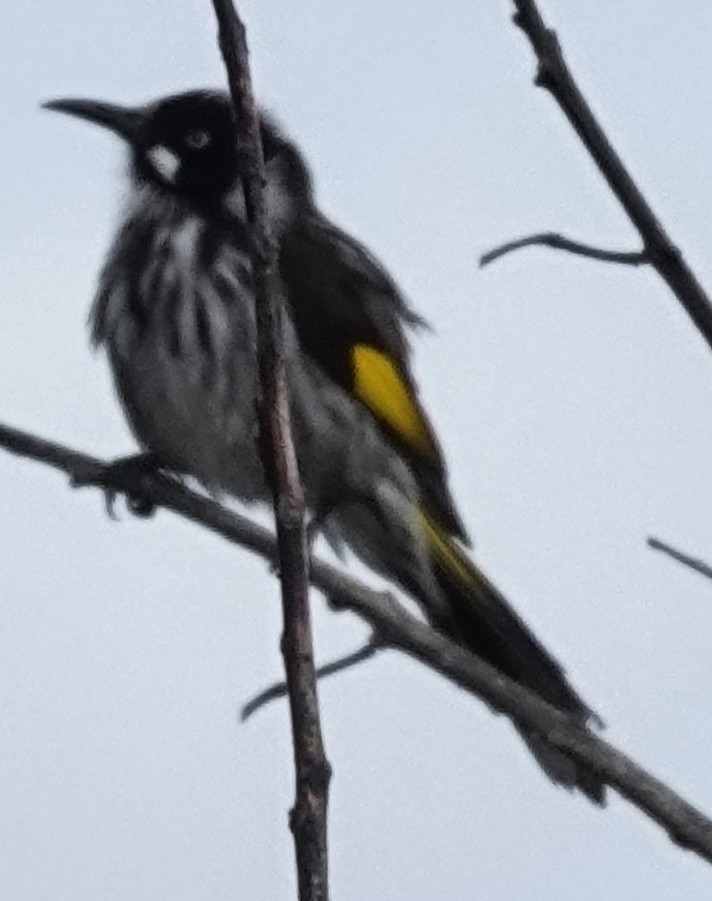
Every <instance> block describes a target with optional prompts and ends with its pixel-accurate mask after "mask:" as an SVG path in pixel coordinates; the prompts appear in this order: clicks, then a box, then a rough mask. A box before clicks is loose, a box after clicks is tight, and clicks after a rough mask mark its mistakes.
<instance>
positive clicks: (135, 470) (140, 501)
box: [72, 453, 161, 521]
mask: <svg viewBox="0 0 712 901" xmlns="http://www.w3.org/2000/svg"><path fill="white" fill-rule="evenodd" d="M160 470H161V464H160V462H159V461H158V459H157V458H156V457H155V455H154V454H150V453H147V454H133V455H132V456H129V457H120V458H119V459H118V460H114V461H113V463H109V464H108V465H107V466H105V467H104V468H103V470H102V471H101V472H100V473H99V474H98V475H97V474H96V473H93V474H91V475H86V476H84V475H80V474H77V475H75V476H74V477H73V478H72V485H73V486H74V487H75V488H82V487H85V486H87V485H94V486H98V487H100V488H102V490H103V492H104V506H105V508H106V513H107V515H108V516H109V518H110V519H112V520H114V521H118V519H119V517H118V515H117V513H116V499H117V497H118V496H119V495H120V494H125V495H126V506H127V507H128V509H129V510H130V511H131V513H133V514H134V515H135V516H140V517H142V518H147V517H149V516H152V515H153V513H154V512H155V509H156V506H155V504H154V503H153V501H151V500H149V499H148V498H146V497H144V496H143V495H141V494H140V493H139V492H136V491H132V490H127V491H124V490H123V489H122V488H121V487H117V485H120V484H121V483H125V482H127V481H128V482H139V483H140V481H141V479H142V478H144V477H146V476H153V475H156V474H157V473H158V472H159V471H160Z"/></svg>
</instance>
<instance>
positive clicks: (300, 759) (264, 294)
mask: <svg viewBox="0 0 712 901" xmlns="http://www.w3.org/2000/svg"><path fill="white" fill-rule="evenodd" d="M212 2H213V7H214V9H215V14H216V16H217V20H218V33H219V41H220V49H221V52H222V55H223V59H224V62H225V68H226V70H227V77H228V84H229V87H230V95H231V98H232V104H233V110H234V114H235V121H236V125H237V145H238V153H239V155H240V160H241V172H242V181H243V188H244V191H245V208H246V210H247V221H248V226H249V229H250V232H251V238H252V241H251V245H252V246H251V261H252V281H253V284H254V290H255V307H256V314H257V353H258V363H259V370H260V388H261V397H260V402H259V417H260V443H261V449H262V458H263V464H264V468H265V473H266V475H267V478H268V482H269V484H270V485H271V486H272V493H273V500H274V514H275V523H276V530H277V546H278V549H279V572H280V583H281V589H282V613H283V619H284V632H283V635H282V655H283V657H284V665H285V670H286V674H287V680H286V683H287V690H288V693H289V702H290V711H291V718H292V742H293V747H294V765H295V769H296V799H295V802H294V807H293V808H292V812H291V815H290V828H291V830H292V834H293V836H294V844H295V852H296V858H297V877H298V883H299V899H300V901H328V898H329V883H328V854H327V828H326V827H327V805H328V788H329V779H330V776H331V770H330V767H329V762H328V760H327V759H326V752H325V750H324V742H323V738H322V730H321V721H320V718H319V701H318V697H317V689H316V674H315V666H314V642H313V638H312V631H311V622H310V610H309V555H308V551H307V541H306V529H305V524H304V514H305V503H304V490H303V488H302V484H301V480H300V477H299V469H298V466H297V457H296V452H295V449H294V440H293V436H292V426H291V417H290V411H289V398H288V394H287V381H286V376H285V368H284V351H283V328H282V326H283V321H282V317H283V304H282V297H281V292H280V283H279V280H278V278H277V252H276V247H275V243H274V241H273V238H272V235H271V233H270V222H269V215H268V210H267V205H266V202H265V197H264V186H265V184H266V176H265V165H264V157H263V153H262V143H261V140H260V126H259V121H258V112H257V108H256V106H255V101H254V97H253V93H252V85H251V80H250V71H249V65H248V49H247V38H246V33H245V26H244V25H243V23H242V21H241V20H240V18H239V16H238V14H237V11H236V10H235V7H234V6H233V3H232V0H212Z"/></svg>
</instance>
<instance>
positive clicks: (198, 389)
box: [112, 341, 267, 501]
mask: <svg viewBox="0 0 712 901" xmlns="http://www.w3.org/2000/svg"><path fill="white" fill-rule="evenodd" d="M112 364H113V369H114V375H115V378H116V384H117V388H118V391H119V394H120V396H121V400H122V403H123V405H124V408H125V410H126V414H127V417H128V420H129V422H130V424H131V426H132V429H133V431H134V433H135V435H136V437H137V438H138V440H139V441H140V442H141V444H142V445H143V446H144V447H145V448H146V449H147V450H150V451H153V452H154V453H156V454H157V455H158V456H159V458H160V459H161V460H164V461H165V462H166V465H168V466H169V467H171V468H172V469H175V470H176V471H179V472H182V473H187V474H190V475H193V476H195V477H196V478H197V479H198V480H199V481H201V482H202V483H203V484H204V485H205V486H206V487H207V488H208V489H209V490H211V491H225V492H228V493H230V494H233V495H235V496H236V497H238V498H240V499H242V500H245V501H255V500H262V499H265V498H266V497H267V490H266V485H265V479H264V472H263V468H262V465H261V461H260V457H259V453H258V423H257V413H256V403H255V398H256V393H255V383H254V378H253V377H252V376H251V375H250V374H249V373H248V371H247V370H248V367H245V372H244V375H242V374H241V373H240V367H234V368H233V370H232V371H231V372H230V373H226V372H225V371H222V372H221V373H218V372H215V371H211V370H210V368H209V367H208V366H207V365H206V364H205V361H203V360H196V359H190V358H176V357H174V356H172V355H171V354H170V353H169V352H168V351H167V350H166V348H165V347H164V346H161V345H156V344H153V343H152V342H150V341H148V342H146V343H145V344H144V345H143V346H142V347H141V348H135V349H134V351H133V352H132V354H131V359H130V360H127V359H119V358H118V357H117V355H116V354H112Z"/></svg>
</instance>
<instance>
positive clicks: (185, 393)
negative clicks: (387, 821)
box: [44, 90, 605, 804]
mask: <svg viewBox="0 0 712 901" xmlns="http://www.w3.org/2000/svg"><path fill="white" fill-rule="evenodd" d="M44 106H45V107H46V108H47V109H49V110H52V111H55V112H60V113H64V114H68V115H71V116H74V117H78V118H80V119H83V120H86V121H88V122H90V123H93V124H94V125H98V126H101V127H103V128H104V129H108V130H109V131H111V132H113V133H114V134H115V135H117V136H119V138H121V139H122V140H123V142H124V144H125V145H126V147H127V148H128V155H129V167H128V169H129V171H128V176H129V185H130V190H129V192H128V197H127V200H126V202H125V207H124V210H123V213H122V216H121V220H120V224H119V226H118V229H117V231H116V234H115V237H114V239H113V241H112V244H111V247H110V249H109V251H108V255H107V257H106V260H105V262H104V265H103V268H102V270H101V273H100V275H99V279H98V288H97V292H96V295H95V299H94V303H93V306H92V309H91V313H90V326H91V337H92V341H93V343H94V345H96V346H99V347H101V348H103V349H104V350H105V351H106V353H107V355H108V358H109V363H110V367H111V370H112V373H113V377H114V382H115V386H116V390H117V394H118V397H119V399H120V401H121V404H122V406H123V409H124V412H125V414H126V417H127V420H128V422H129V425H130V427H131V428H132V430H133V433H134V435H135V437H136V439H137V441H138V443H139V445H140V446H141V448H142V450H143V451H144V452H145V454H146V455H147V458H150V459H151V460H152V461H153V463H154V464H155V465H157V466H160V467H161V468H163V469H165V470H167V471H169V472H173V473H176V474H180V475H189V476H192V477H195V478H196V479H197V480H198V481H199V482H200V483H202V485H203V486H204V487H205V488H206V489H207V490H208V491H211V492H215V493H227V494H228V495H231V496H234V497H235V498H237V499H239V500H241V501H243V502H246V503H268V502H270V501H271V491H270V487H269V484H268V479H267V477H266V476H265V472H264V467H263V465H262V457H261V454H260V451H259V446H258V445H259V440H258V432H259V423H258V420H257V413H256V407H257V403H256V400H257V397H258V392H259V380H258V364H257V350H256V340H257V327H256V313H255V297H254V290H253V285H252V274H251V262H250V233H249V228H248V219H247V208H246V198H245V192H244V187H243V180H242V175H243V163H242V159H241V156H240V153H239V151H238V147H237V141H236V121H235V114H234V112H233V107H232V105H231V103H230V101H229V98H228V96H227V94H225V93H224V92H222V91H219V90H191V91H186V92H183V93H179V94H173V95H170V96H164V97H161V98H159V99H157V100H153V101H151V102H149V103H145V104H141V105H137V106H125V105H122V104H116V103H109V102H105V101H100V100H91V99H79V98H65V99H56V100H51V101H49V102H48V103H46V104H44ZM259 130H260V137H261V141H262V148H263V153H264V160H265V173H266V182H265V186H264V198H265V204H266V209H267V215H268V219H269V222H270V225H271V230H272V233H273V237H274V240H275V244H276V248H277V256H278V270H279V280H280V287H281V291H282V292H283V296H284V300H285V310H286V315H285V316H284V317H283V345H284V347H283V352H284V366H285V371H286V382H287V384H288V386H289V402H290V408H291V413H292V421H293V431H294V443H295V449H296V455H297V460H298V465H299V471H300V476H301V479H302V482H303V486H304V492H305V498H306V502H307V506H308V509H309V511H310V515H311V516H312V517H313V521H314V522H318V523H319V524H320V527H321V528H323V531H324V533H325V534H326V535H327V536H330V537H331V539H332V540H333V541H334V543H343V544H345V545H346V546H348V547H349V548H350V549H351V551H352V552H353V553H354V554H355V555H356V556H357V557H358V558H360V559H361V560H362V561H363V562H364V563H365V564H366V565H367V566H368V567H370V568H371V569H372V570H373V571H375V572H376V573H378V574H380V575H382V576H384V577H385V578H386V579H387V580H389V581H390V582H392V583H394V584H395V585H397V586H399V587H400V588H401V589H402V590H404V591H405V592H406V593H407V594H408V595H409V596H410V597H412V598H413V599H414V600H415V601H416V602H417V603H418V604H419V605H420V607H421V609H422V611H423V613H424V615H425V616H426V618H427V619H428V621H429V622H430V623H431V625H432V626H433V627H434V628H436V629H438V630H439V631H441V632H442V633H443V634H445V635H447V636H448V637H449V638H451V639H452V640H453V641H455V642H457V643H458V644H460V645H462V646H463V647H465V648H467V649H468V650H470V651H471V652H473V653H474V654H476V655H478V656H479V657H480V658H482V659H484V660H485V661H487V662H488V663H489V664H491V665H492V666H494V667H495V668H496V669H497V670H498V671H500V672H501V673H503V674H504V675H506V676H508V677H509V678H511V679H513V680H514V681H516V682H518V683H520V684H521V685H523V686H525V687H527V688H529V689H530V690H532V691H534V692H536V693H537V694H538V695H539V696H540V697H541V698H543V699H544V700H545V701H548V702H549V703H550V704H552V705H553V706H554V707H556V708H558V709H559V710H560V711H562V712H564V713H565V714H567V715H568V716H569V717H570V718H571V719H572V720H573V721H575V722H577V723H578V724H581V725H584V726H585V725H587V724H588V723H590V722H592V721H595V720H596V719H597V717H596V715H595V714H594V713H593V711H592V710H591V708H589V707H588V705H587V704H586V703H585V702H584V701H583V700H582V698H581V697H580V696H579V694H578V693H577V691H576V690H575V689H574V688H573V686H572V685H571V684H570V682H569V680H568V679H567V677H566V674H565V672H564V670H563V668H562V666H561V665H560V664H559V663H558V661H557V660H556V659H555V658H554V657H553V656H552V655H551V654H550V653H549V652H548V651H547V650H546V648H545V647H544V645H543V644H542V643H541V642H540V641H539V639H538V638H537V637H536V636H535V635H534V634H533V632H532V630H531V629H530V628H529V627H528V626H527V625H526V623H525V622H524V620H523V619H522V618H521V617H520V616H519V614H518V613H517V612H516V611H515V609H514V608H513V606H512V605H511V604H510V603H509V601H508V600H507V599H506V598H505V597H504V595H503V594H502V593H501V592H500V591H499V589H498V588H497V587H496V586H495V585H494V584H493V582H492V581H491V580H490V579H489V578H488V577H487V575H486V574H485V573H484V572H483V570H482V569H481V568H480V567H479V566H478V565H477V564H476V563H475V561H474V557H473V555H472V553H471V552H470V550H469V548H470V539H469V536H468V533H467V530H466V527H465V525H464V520H463V518H462V516H461V515H460V513H459V512H458V510H457V507H456V504H455V501H454V498H453V496H452V493H451V489H450V487H449V481H448V470H447V465H446V461H445V456H444V452H443V449H442V445H441V443H440V441H439V439H438V437H437V435H436V433H435V429H434V426H433V424H432V422H431V420H430V418H429V417H428V415H427V412H426V409H425V406H424V403H423V401H422V399H421V395H420V390H419V386H418V383H417V382H416V379H415V376H414V372H413V360H412V339H413V336H414V335H417V333H418V330H421V329H422V328H423V327H425V325H426V323H425V320H424V319H423V318H422V317H421V316H419V315H418V314H417V313H416V312H415V311H414V309H413V308H412V307H411V305H410V303H409V302H408V301H407V300H406V299H405V297H404V296H403V294H402V292H401V291H400V289H399V288H398V286H397V284H396V283H395V281H394V279H393V278H392V277H391V275H390V274H389V273H388V271H387V269H386V268H385V266H384V265H383V264H382V263H381V262H380V261H379V260H378V259H377V258H376V256H374V255H373V254H372V253H371V251H370V250H369V249H367V247H366V246H365V245H364V244H362V243H361V242H360V241H358V240H357V239H356V238H354V237H353V236H352V235H350V234H349V233H348V232H346V231H345V230H343V229H342V228H340V227H339V226H338V225H336V224H335V223H334V222H332V221H331V220H330V219H329V217H328V216H326V215H325V214H324V213H323V212H322V210H321V208H320V207H319V205H318V203H317V200H316V197H315V190H314V186H313V179H312V174H311V170H310V168H309V166H308V164H307V162H306V159H305V157H304V155H303V153H302V152H301V150H300V149H299V148H298V147H297V145H296V143H295V142H293V141H292V140H291V139H290V138H289V137H287V136H286V134H285V133H284V132H283V130H282V129H281V127H280V126H279V125H278V124H277V123H276V121H275V120H274V119H273V118H272V117H271V116H270V115H269V114H267V113H266V112H264V111H260V114H259ZM514 725H515V727H516V728H517V729H518V730H519V731H520V733H521V735H522V737H523V738H524V740H525V742H526V743H527V745H528V747H529V748H530V750H531V751H532V752H533V753H534V755H535V757H536V759H537V761H538V762H539V764H540V765H541V767H542V768H543V770H544V772H545V773H546V774H547V775H548V777H549V778H550V779H551V780H552V781H553V782H555V783H558V784H559V785H562V786H564V787H566V788H568V789H570V790H573V789H577V790H579V791H581V792H582V793H583V794H584V795H585V796H587V797H588V798H589V799H590V800H592V801H593V802H595V803H597V804H603V803H604V802H605V786H604V784H603V781H602V779H601V777H600V775H599V774H598V773H596V772H595V771H593V770H592V769H589V768H587V767H585V766H583V765H582V764H579V763H578V762H576V761H574V760H572V759H571V758H569V757H567V756H566V755H565V754H563V753H562V752H560V751H558V750H556V749H554V748H552V747H551V746H550V745H548V744H547V743H546V741H545V739H544V738H542V737H541V736H539V735H538V734H537V733H535V732H533V731H531V730H528V729H527V728H526V727H524V726H523V725H521V724H519V723H516V722H515V724H514Z"/></svg>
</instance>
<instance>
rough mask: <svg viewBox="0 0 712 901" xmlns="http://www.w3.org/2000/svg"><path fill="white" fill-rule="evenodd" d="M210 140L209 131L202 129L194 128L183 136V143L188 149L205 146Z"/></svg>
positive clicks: (197, 148) (200, 148) (199, 148)
mask: <svg viewBox="0 0 712 901" xmlns="http://www.w3.org/2000/svg"><path fill="white" fill-rule="evenodd" d="M211 140H212V138H211V135H210V132H209V131H203V130H202V129H197V128H196V129H195V131H189V132H188V133H187V134H186V135H185V136H184V138H183V143H184V144H185V146H186V147H188V148H189V149H190V150H202V149H203V148H204V147H207V146H208V144H209V143H210V141H211Z"/></svg>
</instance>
